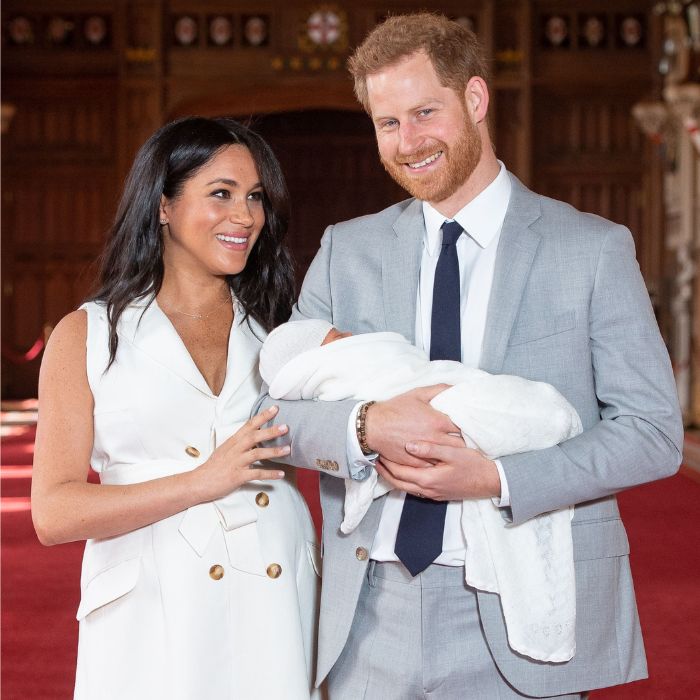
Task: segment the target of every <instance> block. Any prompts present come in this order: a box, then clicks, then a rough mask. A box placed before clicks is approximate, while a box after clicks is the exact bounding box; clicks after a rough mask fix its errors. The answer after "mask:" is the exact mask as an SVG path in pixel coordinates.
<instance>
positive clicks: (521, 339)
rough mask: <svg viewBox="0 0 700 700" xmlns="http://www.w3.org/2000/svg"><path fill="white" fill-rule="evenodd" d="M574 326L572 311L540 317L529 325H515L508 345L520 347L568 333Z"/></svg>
mask: <svg viewBox="0 0 700 700" xmlns="http://www.w3.org/2000/svg"><path fill="white" fill-rule="evenodd" d="M575 326H576V312H575V311H574V310H573V309H572V310H569V311H562V312H561V313H558V314H554V315H550V316H542V317H541V318H539V319H537V320H533V321H531V322H529V323H523V324H519V325H517V326H516V327H515V328H514V329H513V332H512V333H511V336H510V339H509V340H508V345H522V344H524V343H531V342H533V341H535V340H542V339H543V338H549V337H550V336H553V335H558V334H559V333H565V332H566V331H570V330H571V329H572V328H574V327H575Z"/></svg>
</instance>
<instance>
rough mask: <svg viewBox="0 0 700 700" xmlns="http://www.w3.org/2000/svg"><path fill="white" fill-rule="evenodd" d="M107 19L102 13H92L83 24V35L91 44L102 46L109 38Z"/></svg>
mask: <svg viewBox="0 0 700 700" xmlns="http://www.w3.org/2000/svg"><path fill="white" fill-rule="evenodd" d="M107 31H108V27H107V20H106V19H105V18H104V17H102V16H101V15H91V16H90V17H88V18H87V19H86V20H85V24H84V25H83V35H84V36H85V39H86V41H87V42H88V44H90V45H91V46H102V44H104V43H105V40H106V39H107Z"/></svg>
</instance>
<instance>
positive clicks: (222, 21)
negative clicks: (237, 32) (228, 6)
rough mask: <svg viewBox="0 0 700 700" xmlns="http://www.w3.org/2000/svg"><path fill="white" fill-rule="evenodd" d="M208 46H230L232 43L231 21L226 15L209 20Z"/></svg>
mask: <svg viewBox="0 0 700 700" xmlns="http://www.w3.org/2000/svg"><path fill="white" fill-rule="evenodd" d="M208 42H209V45H210V46H230V45H231V44H232V43H233V21H232V19H231V18H230V17H228V16H226V15H216V16H215V17H210V18H209V36H208Z"/></svg>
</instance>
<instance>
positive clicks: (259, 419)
mask: <svg viewBox="0 0 700 700" xmlns="http://www.w3.org/2000/svg"><path fill="white" fill-rule="evenodd" d="M279 410H280V409H279V406H270V408H267V409H265V410H264V411H260V413H257V414H255V415H254V416H253V417H252V418H249V419H248V421H247V422H246V423H245V424H244V425H243V427H242V428H241V430H245V429H248V430H258V429H259V428H262V426H263V425H265V423H267V422H268V421H271V420H272V419H273V418H274V417H275V416H276V415H277V413H278V411H279ZM239 432H240V431H239Z"/></svg>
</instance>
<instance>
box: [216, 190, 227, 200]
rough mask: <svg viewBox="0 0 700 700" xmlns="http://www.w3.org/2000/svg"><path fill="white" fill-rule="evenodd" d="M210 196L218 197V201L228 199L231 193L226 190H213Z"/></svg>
mask: <svg viewBox="0 0 700 700" xmlns="http://www.w3.org/2000/svg"><path fill="white" fill-rule="evenodd" d="M212 196H214V197H218V198H219V199H229V198H230V197H231V193H230V192H229V191H228V190H214V191H213V192H212Z"/></svg>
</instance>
